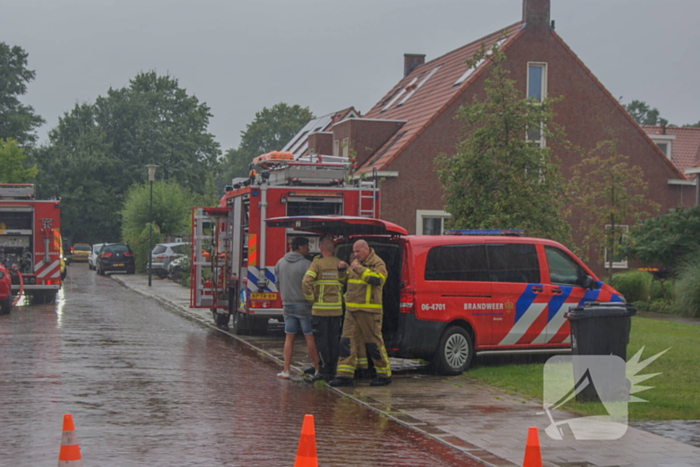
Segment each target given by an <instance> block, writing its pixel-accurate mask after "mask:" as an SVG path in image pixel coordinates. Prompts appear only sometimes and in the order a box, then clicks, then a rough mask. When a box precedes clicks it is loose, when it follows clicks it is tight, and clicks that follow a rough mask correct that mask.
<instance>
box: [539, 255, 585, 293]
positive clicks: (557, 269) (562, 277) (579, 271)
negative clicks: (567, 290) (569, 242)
mask: <svg viewBox="0 0 700 467" xmlns="http://www.w3.org/2000/svg"><path fill="white" fill-rule="evenodd" d="M544 253H545V256H546V257H547V264H549V280H550V282H551V283H552V284H562V285H575V286H578V287H582V281H583V278H584V277H586V274H587V273H586V271H585V270H584V269H583V268H582V267H581V266H580V265H579V264H578V263H577V262H576V261H574V260H573V259H572V258H571V257H570V256H569V255H567V254H566V253H565V252H563V251H562V250H560V249H559V248H555V247H553V246H547V245H545V247H544Z"/></svg>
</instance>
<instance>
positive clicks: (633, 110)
mask: <svg viewBox="0 0 700 467" xmlns="http://www.w3.org/2000/svg"><path fill="white" fill-rule="evenodd" d="M624 107H625V109H626V110H627V113H629V114H630V117H632V118H633V119H634V121H635V122H637V123H639V124H640V125H667V124H668V120H666V119H665V118H661V117H660V116H659V109H657V108H656V107H654V108H651V107H650V106H649V104H647V103H646V102H644V101H639V100H636V99H635V100H633V101H632V102H630V103H629V104H627V105H626V106H624Z"/></svg>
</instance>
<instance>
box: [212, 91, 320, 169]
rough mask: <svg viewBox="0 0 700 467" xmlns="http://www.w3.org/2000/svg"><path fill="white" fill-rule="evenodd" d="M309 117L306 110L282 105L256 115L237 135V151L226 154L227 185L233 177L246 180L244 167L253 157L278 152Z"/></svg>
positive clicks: (296, 106) (309, 114)
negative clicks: (239, 135)
mask: <svg viewBox="0 0 700 467" xmlns="http://www.w3.org/2000/svg"><path fill="white" fill-rule="evenodd" d="M313 118H314V115H313V114H312V113H311V111H310V110H309V108H308V107H300V106H299V105H292V106H289V105H287V104H285V103H284V102H280V103H279V104H275V105H273V106H272V107H271V108H269V109H268V108H267V107H263V109H262V110H261V111H260V112H256V113H255V119H254V120H253V121H252V122H251V123H249V124H248V125H246V130H245V131H242V132H241V142H240V144H239V145H238V148H237V149H229V150H228V151H227V152H226V155H225V164H226V168H225V177H226V180H227V183H230V181H231V179H232V178H235V177H247V176H248V166H249V165H250V162H251V161H252V160H253V159H254V158H255V157H257V156H259V155H260V154H264V153H266V152H270V151H279V150H280V149H282V148H283V147H284V146H285V145H286V144H287V143H288V142H289V140H291V139H292V137H293V136H294V135H296V134H297V133H298V132H299V130H301V129H302V128H303V127H304V125H306V124H307V123H308V121H309V120H311V119H313Z"/></svg>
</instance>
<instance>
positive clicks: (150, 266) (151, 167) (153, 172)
mask: <svg viewBox="0 0 700 467" xmlns="http://www.w3.org/2000/svg"><path fill="white" fill-rule="evenodd" d="M146 167H148V181H149V182H151V205H150V207H149V208H148V286H149V287H150V286H151V274H152V269H153V254H152V253H151V250H152V247H151V236H152V234H153V180H154V179H155V178H156V167H158V166H157V165H154V164H148V165H147V166H146Z"/></svg>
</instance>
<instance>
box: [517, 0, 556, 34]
mask: <svg viewBox="0 0 700 467" xmlns="http://www.w3.org/2000/svg"><path fill="white" fill-rule="evenodd" d="M549 5H550V0H523V22H524V23H527V27H528V28H531V27H535V28H541V27H549Z"/></svg>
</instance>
